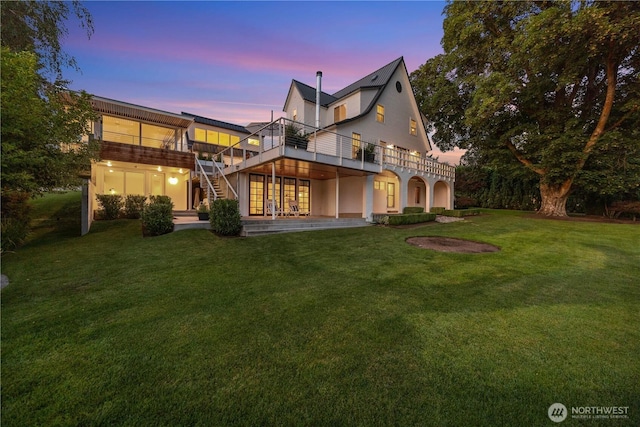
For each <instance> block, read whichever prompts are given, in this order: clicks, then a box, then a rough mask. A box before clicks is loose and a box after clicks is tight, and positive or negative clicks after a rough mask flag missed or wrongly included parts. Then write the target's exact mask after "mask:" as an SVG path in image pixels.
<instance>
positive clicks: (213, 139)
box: [195, 128, 240, 147]
mask: <svg viewBox="0 0 640 427" xmlns="http://www.w3.org/2000/svg"><path fill="white" fill-rule="evenodd" d="M195 140H196V141H201V142H206V143H208V144H216V145H222V146H225V147H228V146H230V145H235V144H237V143H238V142H240V137H239V136H235V135H230V134H228V133H225V132H218V131H215V130H211V129H201V128H195Z"/></svg>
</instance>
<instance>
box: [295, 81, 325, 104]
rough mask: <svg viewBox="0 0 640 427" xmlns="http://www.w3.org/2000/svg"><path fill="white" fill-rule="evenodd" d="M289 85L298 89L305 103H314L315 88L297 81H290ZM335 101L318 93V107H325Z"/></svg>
mask: <svg viewBox="0 0 640 427" xmlns="http://www.w3.org/2000/svg"><path fill="white" fill-rule="evenodd" d="M291 84H292V85H293V86H295V87H296V88H297V89H298V92H300V95H302V98H303V99H304V100H305V101H309V102H312V103H314V104H315V102H316V88H314V87H311V86H309V85H306V84H304V83H302V82H299V81H297V80H292V81H291ZM334 101H336V98H335V97H334V96H332V95H329V94H328V93H326V92H322V91H320V105H322V106H323V107H327V106H328V105H329V104H331V103H332V102H334Z"/></svg>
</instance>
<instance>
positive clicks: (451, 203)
mask: <svg viewBox="0 0 640 427" xmlns="http://www.w3.org/2000/svg"><path fill="white" fill-rule="evenodd" d="M454 183H455V181H451V182H449V209H455V208H456V204H455V192H454V191H453V186H454Z"/></svg>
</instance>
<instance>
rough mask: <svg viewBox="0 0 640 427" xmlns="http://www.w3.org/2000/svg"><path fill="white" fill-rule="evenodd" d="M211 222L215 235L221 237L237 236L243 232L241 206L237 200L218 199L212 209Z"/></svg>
mask: <svg viewBox="0 0 640 427" xmlns="http://www.w3.org/2000/svg"><path fill="white" fill-rule="evenodd" d="M209 222H210V223H211V229H212V230H213V231H214V233H216V234H219V235H221V236H237V235H239V234H240V231H241V230H242V220H241V217H240V206H239V205H238V201H237V200H232V199H216V200H214V202H213V206H212V207H211V214H210V215H209Z"/></svg>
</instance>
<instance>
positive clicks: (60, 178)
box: [0, 47, 97, 194]
mask: <svg viewBox="0 0 640 427" xmlns="http://www.w3.org/2000/svg"><path fill="white" fill-rule="evenodd" d="M1 54H2V56H1V59H0V60H1V62H2V70H1V72H2V79H1V90H2V97H1V99H0V102H1V109H2V110H1V111H2V124H1V126H2V135H1V138H2V159H1V162H2V169H1V179H2V188H3V191H5V190H7V189H11V190H16V191H23V192H27V193H31V194H37V193H40V192H42V191H46V190H50V189H52V188H56V187H62V186H66V185H70V184H74V183H77V182H78V173H79V172H80V171H82V170H83V169H87V168H88V166H89V159H90V158H93V157H95V156H96V150H97V147H96V146H95V144H94V143H81V136H82V135H83V134H86V133H87V131H88V130H87V124H88V123H89V121H90V120H92V119H93V118H94V113H93V110H92V109H91V105H90V99H89V95H87V94H86V93H78V94H76V93H69V92H67V91H65V90H64V89H63V88H58V87H57V86H53V85H42V84H41V82H42V80H41V78H40V76H39V75H38V73H37V69H38V61H37V57H36V55H35V54H34V53H32V52H28V51H23V52H12V51H10V50H9V49H7V48H5V47H2V53H1Z"/></svg>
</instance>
